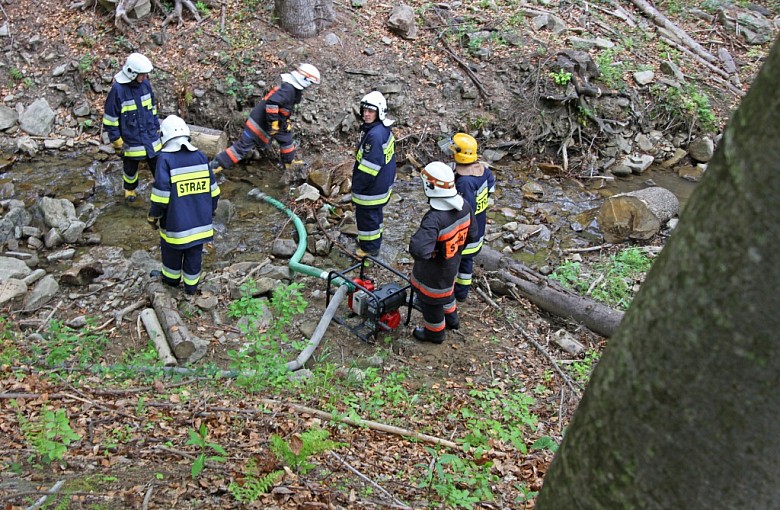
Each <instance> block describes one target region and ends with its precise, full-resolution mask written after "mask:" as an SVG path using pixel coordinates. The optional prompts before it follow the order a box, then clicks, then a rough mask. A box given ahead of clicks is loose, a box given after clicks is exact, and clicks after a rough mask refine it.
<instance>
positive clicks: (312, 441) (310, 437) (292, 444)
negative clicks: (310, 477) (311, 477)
mask: <svg viewBox="0 0 780 510" xmlns="http://www.w3.org/2000/svg"><path fill="white" fill-rule="evenodd" d="M329 435H330V433H329V432H328V431H327V430H324V429H318V428H314V429H311V430H307V431H305V432H302V433H301V434H294V435H293V436H292V437H291V438H290V439H289V440H288V441H285V440H284V439H283V438H282V437H281V436H279V435H277V434H274V435H272V436H271V451H272V452H274V454H275V455H276V456H277V458H278V459H279V460H280V461H281V462H283V463H284V464H285V465H286V466H287V467H289V468H290V469H292V470H293V471H294V472H296V473H301V474H306V473H308V472H309V471H311V469H312V468H314V464H312V463H310V462H309V461H308V459H309V457H311V456H312V455H316V454H317V453H320V452H324V451H328V450H334V449H337V448H340V447H342V446H344V445H343V443H339V442H336V441H333V440H330V439H328V436H329Z"/></svg>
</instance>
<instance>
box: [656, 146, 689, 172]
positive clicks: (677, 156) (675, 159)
mask: <svg viewBox="0 0 780 510" xmlns="http://www.w3.org/2000/svg"><path fill="white" fill-rule="evenodd" d="M687 155H688V153H687V152H686V151H684V150H682V149H679V148H678V149H675V151H674V154H673V155H672V157H671V158H669V159H667V160H666V161H664V162H663V163H661V166H662V167H664V168H672V167H673V166H674V165H676V164H677V163H679V162H680V160H682V158H684V157H685V156H687Z"/></svg>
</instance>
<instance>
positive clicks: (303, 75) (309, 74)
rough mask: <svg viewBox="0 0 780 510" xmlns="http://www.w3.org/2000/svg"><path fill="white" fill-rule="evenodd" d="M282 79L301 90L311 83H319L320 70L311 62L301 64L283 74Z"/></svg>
mask: <svg viewBox="0 0 780 510" xmlns="http://www.w3.org/2000/svg"><path fill="white" fill-rule="evenodd" d="M282 81H283V82H285V83H289V84H290V85H292V86H293V87H295V88H296V89H298V90H303V89H305V88H306V87H308V86H309V85H311V84H312V83H313V84H314V85H319V84H320V72H319V71H318V70H317V68H316V67H314V66H313V65H311V64H301V65H299V66H298V67H297V68H296V69H295V70H294V71H291V72H290V73H289V74H288V73H285V74H283V75H282Z"/></svg>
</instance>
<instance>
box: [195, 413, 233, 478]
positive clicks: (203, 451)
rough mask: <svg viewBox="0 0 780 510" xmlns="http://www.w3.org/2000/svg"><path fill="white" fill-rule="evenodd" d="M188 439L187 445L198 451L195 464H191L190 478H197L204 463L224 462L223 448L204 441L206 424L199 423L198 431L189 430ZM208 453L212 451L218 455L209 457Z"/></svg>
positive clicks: (225, 453)
mask: <svg viewBox="0 0 780 510" xmlns="http://www.w3.org/2000/svg"><path fill="white" fill-rule="evenodd" d="M189 434H190V438H189V439H188V440H187V443H186V444H187V445H189V446H196V447H198V449H199V450H200V453H199V454H198V456H197V457H196V458H195V462H193V463H192V471H191V473H192V477H193V478H197V477H198V475H199V474H200V472H201V471H203V468H204V467H205V466H206V462H224V461H225V458H224V457H222V455H227V452H226V451H225V449H224V448H222V447H221V446H220V445H218V444H216V443H210V442H208V441H206V435H207V434H208V431H207V430H206V424H205V423H201V424H200V428H199V429H198V430H195V429H189ZM210 451H214V452H216V453H218V454H219V455H210V454H209V453H210Z"/></svg>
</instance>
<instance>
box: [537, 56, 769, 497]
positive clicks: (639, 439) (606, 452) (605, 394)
mask: <svg viewBox="0 0 780 510" xmlns="http://www.w3.org/2000/svg"><path fill="white" fill-rule="evenodd" d="M778 81H780V46H779V45H778V44H777V43H776V44H775V46H774V48H773V49H772V51H771V52H770V55H769V56H768V58H767V60H766V62H765V63H764V66H763V68H762V69H761V71H760V73H759V75H758V77H757V78H756V80H755V81H754V82H753V84H752V87H751V90H750V92H748V94H747V95H746V96H745V99H744V101H743V103H742V105H741V106H740V107H739V109H738V110H737V111H736V112H735V114H734V116H733V117H732V119H731V121H730V122H729V125H728V126H727V128H726V131H725V133H724V136H723V139H722V141H721V143H720V144H719V146H718V150H717V153H716V154H715V158H714V159H713V161H712V162H711V163H710V165H709V169H708V171H707V174H706V175H705V177H704V178H703V179H702V181H701V183H700V184H699V185H698V187H697V189H696V191H695V192H694V193H693V196H692V197H691V199H690V201H689V203H688V205H687V206H686V208H685V210H684V211H683V214H682V218H681V221H680V225H679V226H678V227H677V229H676V230H675V232H674V234H673V235H672V237H671V239H670V240H669V242H668V243H667V245H666V247H665V248H664V250H663V251H662V252H661V255H660V256H659V258H658V259H657V260H656V261H655V263H654V264H653V267H652V269H651V270H650V273H649V275H648V277H647V280H646V281H645V283H644V284H643V285H642V288H641V290H640V291H639V293H638V295H637V297H636V298H635V300H634V302H633V304H632V306H631V308H630V310H629V311H628V313H627V314H626V316H625V318H624V319H623V322H622V324H621V326H620V328H619V329H618V332H617V334H616V336H615V337H614V338H613V339H611V340H610V343H609V346H608V347H607V349H606V351H605V353H604V355H603V357H602V360H601V362H600V363H599V366H598V367H597V368H596V370H595V372H594V374H593V377H592V379H591V381H590V383H589V385H588V387H587V390H586V392H585V395H584V397H583V399H582V401H581V403H580V405H579V408H578V409H577V411H576V412H575V414H574V417H573V419H572V421H571V423H570V425H569V427H568V429H567V431H566V437H565V439H564V440H563V444H562V445H561V448H560V449H559V451H558V453H557V455H556V457H555V459H554V460H553V463H552V465H551V467H550V470H549V472H548V473H547V475H546V477H545V479H544V487H543V489H542V491H541V494H540V495H539V498H538V500H537V504H536V508H537V510H550V509H553V510H554V509H560V508H567V509H592V508H642V509H669V508H685V509H686V510H698V509H702V510H704V509H708V510H709V509H713V508H746V507H749V508H777V507H778V502H780V445H778V442H777V438H778V437H780V421H778V416H780V398H778V393H777V391H778V390H777V389H778V384H780V342H778V331H780V313H778V310H780V292H778V288H779V287H780V264H778V262H777V261H778V258H777V253H778V252H780V221H778V218H780V203H779V202H778V198H777V197H778V196H780V179H778V178H777V175H776V174H777V171H776V169H777V161H778V160H780V145H779V144H778V143H777V140H778V138H780V112H779V111H778V108H777V107H776V106H777V104H778V103H780V88H778V87H777V83H778Z"/></svg>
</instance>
